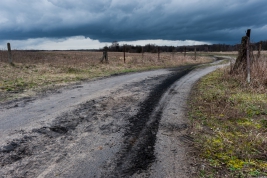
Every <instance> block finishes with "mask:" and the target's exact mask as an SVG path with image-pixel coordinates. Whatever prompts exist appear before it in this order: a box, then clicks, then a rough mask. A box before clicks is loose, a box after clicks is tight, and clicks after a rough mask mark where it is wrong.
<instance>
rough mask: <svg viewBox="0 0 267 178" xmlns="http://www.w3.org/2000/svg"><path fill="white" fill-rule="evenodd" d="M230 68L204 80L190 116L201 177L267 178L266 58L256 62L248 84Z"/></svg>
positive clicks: (194, 93)
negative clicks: (262, 177) (264, 177)
mask: <svg viewBox="0 0 267 178" xmlns="http://www.w3.org/2000/svg"><path fill="white" fill-rule="evenodd" d="M229 71H230V67H228V68H224V69H219V70H217V71H215V72H213V73H211V74H209V75H207V76H206V77H204V78H202V79H201V80H200V81H199V82H198V84H197V85H196V86H195V88H194V89H193V91H192V97H191V100H190V111H189V117H190V119H191V122H192V130H191V135H192V137H193V138H194V139H195V143H194V144H195V148H196V150H195V151H196V153H197V155H198V156H199V160H198V163H199V165H200V166H199V176H200V177H260V176H267V94H266V93H267V57H266V53H265V54H263V55H262V56H261V58H259V59H258V60H256V61H254V63H253V65H252V72H251V83H249V84H248V83H247V82H246V80H245V79H246V75H245V74H244V73H242V72H239V73H237V74H235V75H233V74H230V72H229Z"/></svg>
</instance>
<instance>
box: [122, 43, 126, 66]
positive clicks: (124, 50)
mask: <svg viewBox="0 0 267 178" xmlns="http://www.w3.org/2000/svg"><path fill="white" fill-rule="evenodd" d="M125 52H126V46H125V45H124V49H123V57H124V63H125V61H126V59H125Z"/></svg>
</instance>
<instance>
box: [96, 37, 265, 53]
mask: <svg viewBox="0 0 267 178" xmlns="http://www.w3.org/2000/svg"><path fill="white" fill-rule="evenodd" d="M259 43H260V42H257V43H251V47H252V48H253V50H258V46H259ZM239 46H240V44H236V45H227V44H212V45H208V44H203V45H195V46H176V47H175V46H157V45H155V44H146V45H145V46H140V45H136V46H134V45H128V44H125V45H120V44H119V43H118V42H117V41H114V42H113V43H112V44H111V45H110V46H106V47H104V48H102V49H100V50H108V51H112V52H123V51H124V50H125V51H126V52H130V53H142V52H150V53H157V52H158V50H160V52H184V51H185V50H186V51H187V52H190V51H194V50H195V48H196V50H197V51H206V52H221V51H222V52H225V51H238V49H239ZM262 50H267V40H265V41H262Z"/></svg>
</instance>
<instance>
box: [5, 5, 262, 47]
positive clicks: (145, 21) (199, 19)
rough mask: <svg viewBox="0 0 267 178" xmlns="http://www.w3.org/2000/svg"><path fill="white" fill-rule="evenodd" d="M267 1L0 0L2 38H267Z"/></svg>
mask: <svg viewBox="0 0 267 178" xmlns="http://www.w3.org/2000/svg"><path fill="white" fill-rule="evenodd" d="M266 9H267V2H266V1H265V0H235V1H233V0H214V1H210V0H187V1H185V0H170V1H163V0H152V1H148V2H146V1H143V0H97V1H95V0H94V1H93V0H79V1H74V0H39V1H35V0H24V1H23V2H22V1H20V0H1V2H0V40H19V39H28V38H43V37H47V38H62V37H70V36H85V37H89V38H91V39H97V40H99V41H102V42H111V41H114V40H117V41H133V40H146V39H164V40H195V41H209V42H214V43H237V42H239V40H240V37H241V36H242V35H244V34H245V30H246V29H247V28H251V29H252V40H254V41H259V40H265V39H267V35H266V30H267V11H266Z"/></svg>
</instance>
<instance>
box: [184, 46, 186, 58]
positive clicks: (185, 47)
mask: <svg viewBox="0 0 267 178" xmlns="http://www.w3.org/2000/svg"><path fill="white" fill-rule="evenodd" d="M185 56H186V47H184V57H185Z"/></svg>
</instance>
